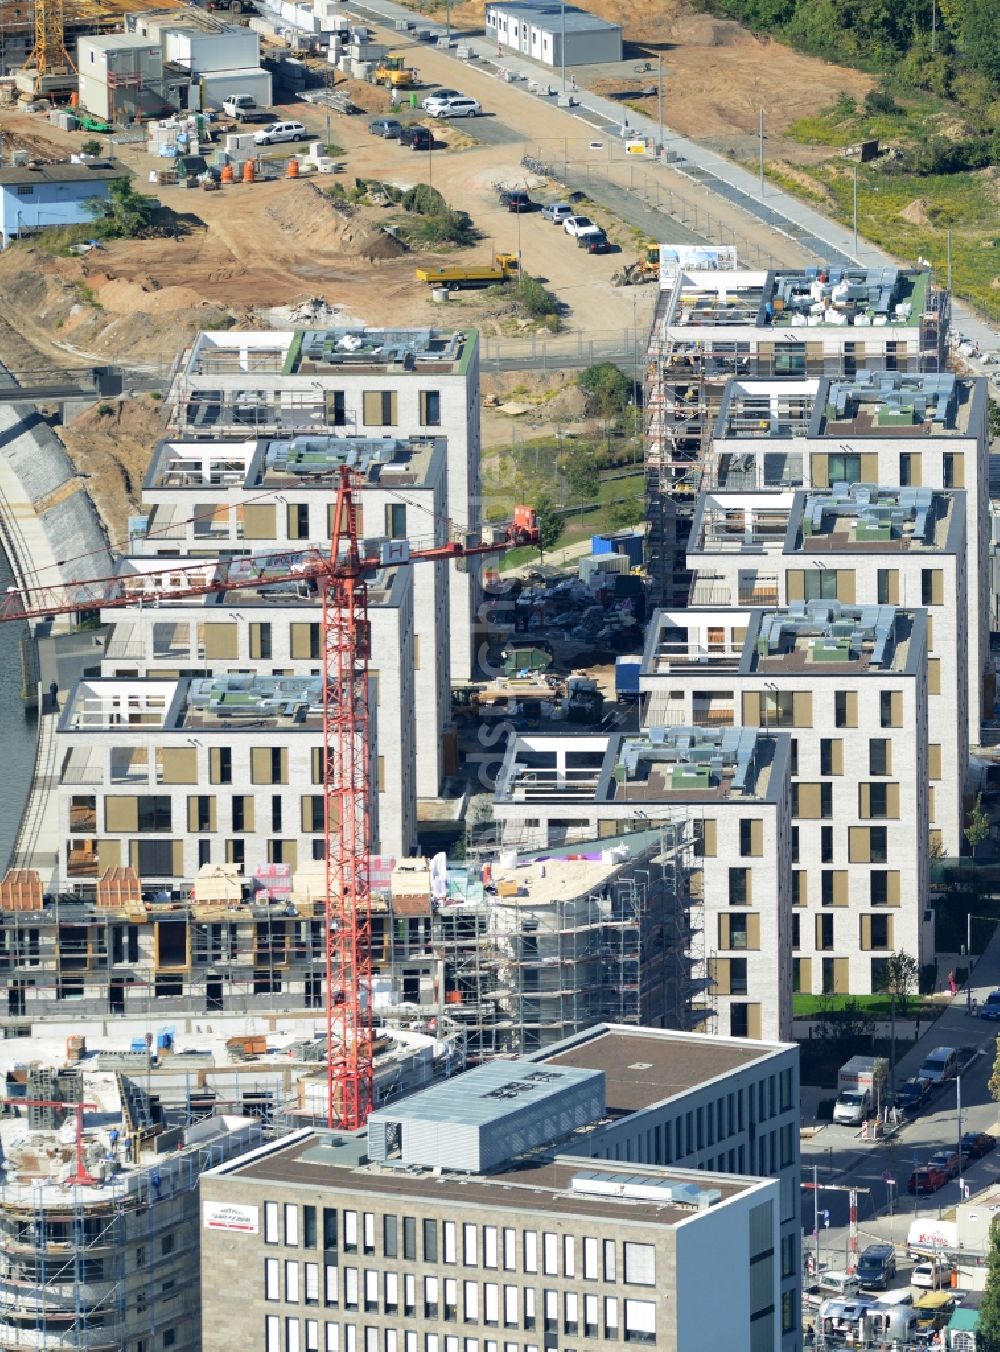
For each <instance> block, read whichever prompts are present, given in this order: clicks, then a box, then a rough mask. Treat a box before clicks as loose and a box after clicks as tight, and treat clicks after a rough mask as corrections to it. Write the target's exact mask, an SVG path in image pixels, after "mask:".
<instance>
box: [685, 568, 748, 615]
mask: <svg viewBox="0 0 1000 1352" xmlns="http://www.w3.org/2000/svg"><path fill="white" fill-rule="evenodd" d="M732 603H733V589H732V587H731V586H730V585H729V583H728V582H722V581H717V580H709V579H707V578H706V579H700V578H699V577H698V575H697V574H695V577H694V581H693V582H692V583H691V591H690V593H689V595H688V605H689V606H720V607H727V606H731V605H732ZM740 604H741V605H742V604H743V603H742V602H740Z"/></svg>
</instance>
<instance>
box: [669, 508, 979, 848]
mask: <svg viewBox="0 0 1000 1352" xmlns="http://www.w3.org/2000/svg"><path fill="white" fill-rule="evenodd" d="M966 498H967V494H966V493H964V492H961V491H944V490H935V489H931V488H877V487H875V486H869V485H862V484H855V485H853V486H851V487H850V488H846V489H845V488H841V489H812V490H809V491H805V490H802V489H799V490H798V491H794V492H793V491H791V490H788V491H785V492H781V491H777V492H748V491H739V490H722V489H715V490H711V491H709V492H706V493H703V494H702V495H701V496H700V497H699V500H698V503H697V504H696V507H695V512H694V518H693V521H692V525H691V536H690V539H689V541H688V548H687V559H688V567H689V568H690V569H691V572H692V581H691V592H690V603H691V605H692V606H710V607H714V606H759V605H764V606H766V605H778V606H787V605H791V604H794V603H796V602H802V601H809V600H820V599H830V600H840V601H843V602H846V603H849V604H858V605H862V606H871V605H885V604H895V605H904V606H922V607H924V608H925V609H926V610H927V660H928V682H927V688H928V697H927V698H928V702H927V711H928V727H929V729H930V733H929V736H930V738H931V741H930V745H929V747H928V770H929V774H930V786H929V790H928V811H929V820H930V840H931V847H932V849H934V850H935V851H936V852H937V851H943V852H944V853H945V854H947V855H950V856H952V857H957V856H958V855H959V853H960V851H961V848H962V844H963V837H962V829H963V827H964V824H965V812H964V802H963V797H964V794H965V792H966V777H967V774H968V765H969V727H968V685H967V678H968V668H969V658H968V654H969V637H968V635H969V629H968V625H969V620H970V615H969V609H968V607H967V604H966V595H965V590H966V575H967V574H966V565H967V553H966V548H965V515H966ZM972 618H973V619H974V620H975V619H977V617H976V615H975V613H973V616H972Z"/></svg>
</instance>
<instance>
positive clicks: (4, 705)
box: [0, 551, 38, 876]
mask: <svg viewBox="0 0 1000 1352" xmlns="http://www.w3.org/2000/svg"><path fill="white" fill-rule="evenodd" d="M13 581H14V575H13V573H12V572H11V569H10V564H9V563H8V562H7V559H6V556H5V555H4V554H3V552H2V551H0V595H2V594H3V593H4V592H6V590H7V588H8V587H9V586H11V585H12V584H13ZM25 632H26V629H25V626H24V625H23V624H14V623H11V624H0V775H2V777H3V788H2V790H0V876H2V874H3V871H4V869H6V868H7V866H8V862H9V859H10V852H11V850H12V849H13V848H14V841H15V839H16V836H17V828H18V826H19V825H20V821H21V813H22V812H23V811H24V805H25V802H26V801H27V798H28V790H29V789H30V788H31V774H32V771H33V770H34V768H35V737H36V733H37V727H38V724H37V719H36V717H35V711H34V709H26V708H25V707H24V704H23V702H22V700H21V652H20V642H21V639H22V638H23V636H24V634H25Z"/></svg>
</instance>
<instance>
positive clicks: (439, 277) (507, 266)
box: [417, 253, 521, 291]
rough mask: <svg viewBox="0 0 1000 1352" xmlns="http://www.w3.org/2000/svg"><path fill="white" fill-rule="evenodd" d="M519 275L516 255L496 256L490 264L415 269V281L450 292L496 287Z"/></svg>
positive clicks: (502, 254)
mask: <svg viewBox="0 0 1000 1352" xmlns="http://www.w3.org/2000/svg"><path fill="white" fill-rule="evenodd" d="M520 274H521V264H520V263H519V261H518V257H517V254H510V253H499V254H496V255H495V257H494V259H493V262H492V263H464V264H452V265H451V266H449V267H444V268H417V281H418V282H426V283H427V284H428V286H445V287H447V288H448V289H449V290H450V291H458V290H460V289H461V288H462V287H470V288H471V287H476V286H496V285H497V284H498V283H500V282H509V281H511V280H512V279H513V278H516V277H519V276H520Z"/></svg>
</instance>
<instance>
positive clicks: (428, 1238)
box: [423, 1220, 438, 1263]
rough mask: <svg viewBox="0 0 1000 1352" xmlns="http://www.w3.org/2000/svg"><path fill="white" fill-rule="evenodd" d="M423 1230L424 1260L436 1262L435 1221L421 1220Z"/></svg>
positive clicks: (436, 1237) (436, 1238)
mask: <svg viewBox="0 0 1000 1352" xmlns="http://www.w3.org/2000/svg"><path fill="white" fill-rule="evenodd" d="M423 1232H424V1262H425V1263H436V1262H437V1260H438V1236H437V1222H436V1221H428V1220H425V1221H424V1222H423Z"/></svg>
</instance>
